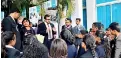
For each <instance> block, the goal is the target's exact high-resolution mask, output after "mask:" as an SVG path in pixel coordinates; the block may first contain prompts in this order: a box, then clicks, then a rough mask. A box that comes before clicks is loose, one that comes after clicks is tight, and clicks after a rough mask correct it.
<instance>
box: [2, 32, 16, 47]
mask: <svg viewBox="0 0 121 59" xmlns="http://www.w3.org/2000/svg"><path fill="white" fill-rule="evenodd" d="M2 38H3V39H4V40H5V45H11V46H14V45H15V43H16V35H15V34H14V33H13V32H11V31H5V32H4V33H3V37H2Z"/></svg>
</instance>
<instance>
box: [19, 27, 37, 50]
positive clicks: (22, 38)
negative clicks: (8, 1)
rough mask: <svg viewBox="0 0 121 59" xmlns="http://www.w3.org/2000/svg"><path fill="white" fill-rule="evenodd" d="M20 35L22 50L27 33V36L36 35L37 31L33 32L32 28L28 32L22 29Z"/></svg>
mask: <svg viewBox="0 0 121 59" xmlns="http://www.w3.org/2000/svg"><path fill="white" fill-rule="evenodd" d="M20 33H21V40H22V49H23V44H24V37H25V36H26V35H25V33H27V34H34V35H35V31H34V30H33V28H30V30H26V28H25V27H22V28H21V29H20Z"/></svg>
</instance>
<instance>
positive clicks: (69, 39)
mask: <svg viewBox="0 0 121 59" xmlns="http://www.w3.org/2000/svg"><path fill="white" fill-rule="evenodd" d="M61 38H62V39H64V40H65V42H66V43H67V47H68V58H74V57H76V55H77V49H76V47H75V45H74V42H75V37H74V36H73V35H72V33H71V32H70V31H69V30H68V29H63V30H62V32H61Z"/></svg>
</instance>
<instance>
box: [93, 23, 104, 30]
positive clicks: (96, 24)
mask: <svg viewBox="0 0 121 59" xmlns="http://www.w3.org/2000/svg"><path fill="white" fill-rule="evenodd" d="M93 25H94V26H95V27H97V28H98V30H101V26H102V24H101V23H100V22H94V23H93Z"/></svg>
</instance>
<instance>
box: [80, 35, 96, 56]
mask: <svg viewBox="0 0 121 59" xmlns="http://www.w3.org/2000/svg"><path fill="white" fill-rule="evenodd" d="M82 43H83V44H82V46H84V47H83V48H84V50H85V52H84V53H83V54H82V55H79V56H78V57H79V58H95V57H98V55H97V53H96V51H95V47H96V44H95V39H94V37H93V36H92V35H89V34H86V35H85V36H84V38H83V42H82Z"/></svg>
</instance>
